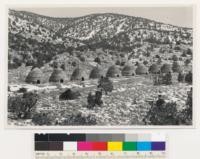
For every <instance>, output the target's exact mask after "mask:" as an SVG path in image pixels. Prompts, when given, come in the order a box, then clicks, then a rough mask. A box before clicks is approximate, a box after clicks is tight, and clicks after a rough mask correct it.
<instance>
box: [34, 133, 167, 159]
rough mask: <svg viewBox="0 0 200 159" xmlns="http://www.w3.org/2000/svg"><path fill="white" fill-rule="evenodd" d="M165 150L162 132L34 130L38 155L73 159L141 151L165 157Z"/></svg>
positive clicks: (138, 152) (132, 153) (135, 155)
mask: <svg viewBox="0 0 200 159" xmlns="http://www.w3.org/2000/svg"><path fill="white" fill-rule="evenodd" d="M165 151H166V139H165V135H161V134H35V152H36V156H37V157H36V158H37V159H40V157H41V156H42V158H44V156H49V158H48V157H47V158H45V159H50V156H51V155H52V154H54V155H53V156H54V157H56V156H57V157H58V156H62V155H63V157H68V158H70V156H71V157H75V158H74V159H76V158H87V157H88V159H90V158H91V157H93V158H94V157H95V158H98V157H99V158H101V157H103V158H101V159H105V158H106V157H107V158H108V159H110V158H109V157H112V156H115V158H117V159H118V158H119V156H121V158H123V157H125V158H128V156H129V157H132V158H133V157H135V158H136V157H138V156H140V157H141V155H142V157H145V156H149V157H150V156H151V158H152V157H153V156H155V157H157V158H158V156H159V158H165ZM47 154H48V155H47ZM50 154H51V155H50ZM58 154H59V155H58ZM61 154H62V155H61ZM116 154H118V155H117V156H118V157H116ZM89 156H91V157H89ZM149 157H148V158H149ZM42 158H41V159H42ZM157 158H156V159H157Z"/></svg>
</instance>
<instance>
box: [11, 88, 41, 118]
mask: <svg viewBox="0 0 200 159" xmlns="http://www.w3.org/2000/svg"><path fill="white" fill-rule="evenodd" d="M38 98H39V97H38V95H37V94H36V93H32V92H28V93H24V94H23V96H16V97H9V99H8V111H10V112H12V113H13V114H14V115H15V117H16V118H19V119H30V118H31V117H32V115H33V112H34V111H35V109H36V103H37V101H38Z"/></svg>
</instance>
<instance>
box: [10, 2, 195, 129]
mask: <svg viewBox="0 0 200 159" xmlns="http://www.w3.org/2000/svg"><path fill="white" fill-rule="evenodd" d="M7 20H8V24H7V30H8V34H7V36H8V42H7V43H8V102H7V125H8V126H20V127H26V126H35V127H36V126H62V127H64V126H68V127H75V126H90V127H94V126H104V127H106V126H113V127H116V126H124V127H129V126H131V127H134V126H143V127H144V126H146V127H147V126H192V125H193V104H192V103H193V102H192V101H193V98H192V92H193V85H192V83H193V81H192V79H193V67H192V66H193V29H194V28H193V6H190V5H188V6H169V7H168V6H160V7H159V6H155V7H154V6H150V7H147V6H145V7H142V6H140V7H134V6H127V7H125V6H123V7H116V6H115V7H111V6H107V7H101V6H99V7H98V6H95V7H94V6H93V7H89V6H88V7H69V6H68V7H67V6H60V7H48V6H42V7H41V6H40V7H35V6H28V7H19V6H18V7H9V8H8V18H7Z"/></svg>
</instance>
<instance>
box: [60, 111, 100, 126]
mask: <svg viewBox="0 0 200 159" xmlns="http://www.w3.org/2000/svg"><path fill="white" fill-rule="evenodd" d="M63 124H64V125H96V124H97V121H96V118H95V116H94V115H91V114H88V115H84V114H82V113H81V112H79V113H76V114H71V115H70V116H68V117H67V119H66V120H65V121H64V122H63Z"/></svg>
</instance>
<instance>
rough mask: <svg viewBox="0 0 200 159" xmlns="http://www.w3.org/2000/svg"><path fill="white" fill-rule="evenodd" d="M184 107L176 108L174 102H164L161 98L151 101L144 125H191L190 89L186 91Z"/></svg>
mask: <svg viewBox="0 0 200 159" xmlns="http://www.w3.org/2000/svg"><path fill="white" fill-rule="evenodd" d="M185 104H186V107H185V108H184V109H183V110H182V111H180V112H179V111H178V110H177V104H176V103H175V102H168V103H166V102H165V101H164V100H163V99H158V100H157V101H156V102H153V104H152V106H151V108H150V110H149V111H148V113H147V114H146V116H145V118H144V119H143V122H144V123H145V124H146V125H191V124H192V114H193V113H192V89H191V90H190V91H189V92H188V98H187V101H186V103H185Z"/></svg>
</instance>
